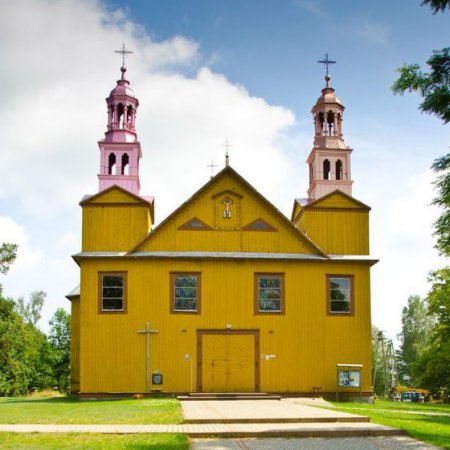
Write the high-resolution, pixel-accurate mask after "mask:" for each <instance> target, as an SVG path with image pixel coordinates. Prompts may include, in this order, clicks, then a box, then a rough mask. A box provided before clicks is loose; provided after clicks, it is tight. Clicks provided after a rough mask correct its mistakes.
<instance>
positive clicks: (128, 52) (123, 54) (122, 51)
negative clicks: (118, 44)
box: [114, 44, 133, 67]
mask: <svg viewBox="0 0 450 450" xmlns="http://www.w3.org/2000/svg"><path fill="white" fill-rule="evenodd" d="M114 53H121V54H122V66H124V67H125V55H127V54H129V55H131V54H132V53H133V52H132V51H131V50H127V49H126V48H125V44H122V50H114Z"/></svg>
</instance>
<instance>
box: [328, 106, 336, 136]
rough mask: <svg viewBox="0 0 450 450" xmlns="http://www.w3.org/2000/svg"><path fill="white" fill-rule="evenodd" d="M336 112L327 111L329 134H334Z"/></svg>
mask: <svg viewBox="0 0 450 450" xmlns="http://www.w3.org/2000/svg"><path fill="white" fill-rule="evenodd" d="M334 132H335V129H334V112H333V111H328V113H327V133H328V136H334Z"/></svg>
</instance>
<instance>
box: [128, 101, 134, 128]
mask: <svg viewBox="0 0 450 450" xmlns="http://www.w3.org/2000/svg"><path fill="white" fill-rule="evenodd" d="M132 117H133V107H132V106H131V105H128V108H127V126H128V127H129V126H131V125H132V124H133V120H132Z"/></svg>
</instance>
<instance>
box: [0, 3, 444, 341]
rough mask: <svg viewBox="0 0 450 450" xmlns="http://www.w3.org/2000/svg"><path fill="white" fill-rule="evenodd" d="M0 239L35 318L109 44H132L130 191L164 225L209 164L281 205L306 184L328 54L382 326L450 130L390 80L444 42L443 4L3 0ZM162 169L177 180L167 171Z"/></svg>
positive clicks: (66, 219) (433, 262) (89, 155)
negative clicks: (146, 201) (134, 145)
mask: <svg viewBox="0 0 450 450" xmlns="http://www.w3.org/2000/svg"><path fill="white" fill-rule="evenodd" d="M0 12H1V14H0V25H1V26H0V54H1V55H2V59H3V61H2V64H1V67H0V79H1V80H2V83H1V85H0V93H1V95H2V98H3V107H2V109H0V123H1V124H2V125H1V130H2V135H3V144H2V149H1V150H0V155H1V160H2V164H0V180H2V181H1V183H0V241H2V240H9V241H16V242H19V244H20V248H21V250H20V253H19V258H18V260H17V262H16V264H15V265H14V267H13V268H12V270H11V272H10V273H9V274H8V275H7V276H6V277H2V278H1V279H0V283H1V284H3V286H4V290H5V292H6V294H7V295H11V296H14V297H17V296H20V295H22V296H25V297H27V296H28V295H29V293H30V292H31V291H33V290H38V289H39V290H40V289H42V290H44V291H46V292H48V298H47V303H46V306H45V309H44V317H43V319H42V321H41V323H40V325H41V327H42V328H43V329H47V322H48V320H49V318H50V317H51V315H52V314H53V312H54V311H55V310H56V308H57V307H60V306H63V307H66V308H68V307H69V304H68V302H67V300H65V298H64V295H65V294H66V293H67V292H68V291H70V290H71V288H72V287H73V286H74V285H75V284H77V282H78V270H77V266H76V264H75V263H74V262H73V261H72V260H71V259H70V255H71V254H74V253H76V252H77V251H79V248H80V229H81V220H80V218H81V210H80V207H79V206H78V202H79V200H80V199H81V198H82V196H83V195H84V194H87V193H90V194H92V193H95V192H96V191H97V189H98V187H97V173H98V164H99V162H98V148H97V141H98V140H99V139H101V138H102V137H103V133H104V132H105V124H106V108H105V103H104V99H105V97H106V96H107V95H108V93H109V91H110V90H111V89H112V88H113V87H114V85H115V80H116V79H117V78H118V76H119V67H120V57H119V56H118V55H116V54H114V50H116V49H118V48H120V47H121V45H122V43H123V42H125V43H126V45H127V47H129V48H131V49H132V50H133V51H134V54H133V55H132V56H131V57H129V58H128V60H127V66H128V76H129V79H130V80H131V82H132V86H133V88H134V90H135V92H136V95H137V96H138V98H139V100H140V109H139V111H138V117H137V130H138V136H139V139H140V141H141V144H142V149H143V154H144V158H143V160H142V165H141V180H142V194H149V195H155V196H156V217H157V221H158V222H160V221H161V220H162V219H164V217H165V216H167V215H168V214H169V213H170V212H171V211H172V210H173V209H175V208H176V207H177V206H178V205H179V204H181V203H182V202H183V201H184V200H185V199H186V198H187V197H188V196H189V195H191V194H192V193H193V192H195V191H196V190H197V189H198V188H199V187H201V185H202V184H203V183H205V182H206V181H207V180H208V178H209V174H210V172H209V169H208V168H207V167H206V165H207V164H209V163H210V161H211V160H214V161H215V163H217V164H222V163H223V147H221V144H222V143H223V141H224V140H225V138H226V137H228V138H229V139H230V141H231V143H232V144H233V147H232V148H231V151H230V157H231V165H232V166H233V167H234V168H235V169H236V170H237V171H238V172H240V173H241V174H242V175H243V176H245V177H246V178H247V180H248V181H249V182H250V183H251V184H253V185H254V186H255V187H256V188H257V189H258V190H259V191H260V192H261V193H262V194H263V195H265V196H266V197H267V198H268V199H269V200H270V201H271V202H272V203H274V204H275V205H276V206H277V207H278V208H279V209H280V210H281V211H282V212H283V213H284V214H286V215H287V216H289V215H290V212H291V208H292V202H293V199H294V198H295V197H303V196H305V193H306V189H307V167H306V164H305V162H304V161H305V159H306V157H307V155H308V154H309V151H310V150H311V145H312V139H313V125H312V117H311V114H310V110H311V107H312V105H313V104H314V102H315V101H316V99H317V97H318V96H319V95H320V90H321V88H322V87H323V84H324V82H323V76H324V68H323V66H322V65H320V64H317V60H318V59H322V58H323V57H324V55H325V53H328V54H329V55H330V57H331V58H332V59H334V60H336V61H337V64H335V65H333V66H332V67H331V69H330V71H331V76H332V85H333V87H334V88H335V89H336V93H337V95H338V96H339V97H340V98H341V100H342V102H343V103H344V105H345V106H346V110H345V116H344V125H343V126H344V138H345V142H346V145H348V146H350V147H352V148H353V149H354V152H353V156H352V176H353V179H354V181H355V183H354V188H353V194H354V196H355V197H356V198H357V199H359V200H361V201H363V202H364V203H367V204H369V205H370V206H372V208H373V209H372V212H371V253H372V254H373V256H375V257H378V258H380V263H379V264H377V265H376V266H375V267H374V268H373V277H372V280H373V284H372V305H373V308H372V317H373V321H374V323H375V324H376V325H377V326H378V327H380V328H382V329H384V330H386V332H387V333H388V335H389V336H390V337H391V338H394V337H395V335H396V333H398V332H399V331H400V315H401V308H402V307H403V306H404V305H405V304H406V300H407V297H408V295H411V294H416V293H417V294H420V295H425V294H426V292H427V284H426V277H427V273H428V271H429V270H431V269H434V268H437V267H440V266H443V265H444V264H446V261H445V260H444V259H442V258H439V257H438V255H437V253H436V251H435V250H434V249H433V245H434V242H433V239H432V237H431V232H432V222H433V220H434V219H435V217H436V214H437V213H438V211H436V209H435V208H432V207H430V202H431V199H432V197H433V191H432V188H431V181H432V180H433V174H431V173H430V171H429V167H430V165H431V163H432V161H433V160H434V159H435V158H436V157H437V156H439V155H442V154H444V153H446V152H447V151H448V143H449V129H448V126H447V127H445V126H443V125H442V123H441V122H440V121H439V120H438V119H436V118H434V117H432V116H426V115H422V114H420V112H418V110H417V106H418V103H419V99H418V97H417V96H415V95H413V94H411V95H406V96H403V97H402V96H393V95H392V92H391V90H390V86H391V85H392V83H393V81H394V80H395V78H396V76H397V74H396V71H395V70H396V68H398V67H399V66H401V65H402V64H403V63H405V62H408V63H413V62H418V63H421V64H424V63H425V61H426V60H427V59H428V57H429V56H430V55H431V52H432V50H433V49H440V48H443V47H445V46H448V45H449V37H450V32H449V30H450V27H449V21H450V14H446V15H443V14H438V15H434V16H433V15H432V13H431V11H430V10H429V8H428V7H421V6H420V1H419V0H417V1H416V0H398V1H395V2H392V1H387V0H380V1H376V2H361V1H356V0H352V1H350V0H347V1H345V0H341V1H339V2H337V1H331V0H329V1H325V0H322V1H321V0H259V1H256V0H247V1H243V0H241V1H237V0H229V1H224V0H222V1H216V0H196V1H194V0H191V1H172V0H151V1H108V2H106V1H103V2H102V1H94V0H78V1H75V0H23V1H21V2H14V3H13V2H9V3H8V4H5V3H3V4H2V5H1V6H0ZM174 179H176V180H177V182H176V183H173V180H174Z"/></svg>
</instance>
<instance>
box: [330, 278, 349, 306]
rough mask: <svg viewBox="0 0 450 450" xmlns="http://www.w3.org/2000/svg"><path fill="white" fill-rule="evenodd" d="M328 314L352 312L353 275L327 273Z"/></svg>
mask: <svg viewBox="0 0 450 450" xmlns="http://www.w3.org/2000/svg"><path fill="white" fill-rule="evenodd" d="M327 291H328V294H327V295H328V314H346V315H352V314H353V276H352V275H327Z"/></svg>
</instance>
